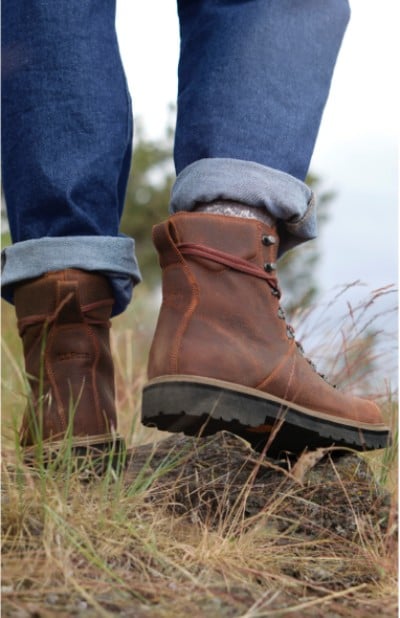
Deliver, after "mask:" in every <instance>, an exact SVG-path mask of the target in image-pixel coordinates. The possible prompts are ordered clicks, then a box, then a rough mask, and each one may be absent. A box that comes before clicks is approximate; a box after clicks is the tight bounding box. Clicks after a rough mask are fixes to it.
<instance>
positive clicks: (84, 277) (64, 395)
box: [14, 269, 123, 458]
mask: <svg viewBox="0 0 400 618" xmlns="http://www.w3.org/2000/svg"><path fill="white" fill-rule="evenodd" d="M14 302H15V308H16V313H17V318H18V328H19V334H20V336H21V338H22V341H23V347H24V357H25V367H26V373H27V376H28V379H29V384H30V388H31V397H30V400H29V403H28V406H27V408H26V410H25V414H24V417H23V420H22V427H21V432H20V440H21V445H22V446H23V447H25V454H26V455H27V456H28V458H29V454H31V455H32V456H33V453H34V452H35V449H36V447H37V445H38V444H39V445H41V444H44V448H45V450H46V453H47V454H51V453H55V452H57V449H58V448H59V447H60V446H61V444H62V441H63V439H64V437H65V436H66V434H69V435H70V436H71V439H72V446H73V447H74V448H77V449H78V450H79V449H81V450H79V452H82V449H85V448H86V447H88V448H89V452H91V451H92V450H95V451H99V452H100V451H102V452H104V451H108V450H113V451H114V453H115V451H116V450H118V451H119V450H120V449H121V447H122V446H123V443H122V441H121V439H120V438H118V437H117V436H116V428H117V419H116V412H115V398H114V367H113V361H112V358H111V352H110V342H109V327H110V321H109V320H110V315H111V308H112V305H113V296H112V292H111V288H110V284H109V283H108V281H107V279H106V278H105V277H103V276H102V275H98V274H96V273H89V272H85V271H82V270H76V269H66V270H62V271H57V272H50V273H48V274H46V275H43V276H42V277H39V278H37V279H31V280H28V281H25V282H23V283H21V284H19V285H17V286H16V288H15V292H14Z"/></svg>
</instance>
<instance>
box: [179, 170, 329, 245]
mask: <svg viewBox="0 0 400 618" xmlns="http://www.w3.org/2000/svg"><path fill="white" fill-rule="evenodd" d="M215 200H233V201H236V202H240V203H243V204H247V205H248V206H254V207H259V208H266V209H267V211H268V213H269V214H270V215H272V216H273V217H275V218H276V219H277V221H278V227H279V233H280V248H279V255H280V256H281V255H283V253H285V252H286V251H287V250H288V249H291V248H292V247H295V246H296V245H299V244H300V243H303V242H305V241H306V240H310V239H312V238H315V237H316V236H317V220H316V208H315V200H314V194H313V192H312V191H311V189H310V188H309V187H308V186H307V185H306V184H305V183H304V182H301V180H298V179H297V178H295V177H294V176H291V175H290V174H287V173H285V172H281V171H279V170H276V169H273V168H270V167H267V166H265V165H261V164H260V163H254V162H252V161H242V160H240V159H228V158H213V159H200V160H199V161H195V162H194V163H191V164H190V165H188V166H187V167H185V169H184V170H182V172H181V173H180V174H179V175H178V177H177V179H176V181H175V184H174V186H173V189H172V195H171V204H170V211H171V212H172V213H176V212H179V211H182V210H184V211H191V210H193V209H194V208H195V207H196V205H197V204H198V203H199V202H203V203H204V202H213V201H215Z"/></svg>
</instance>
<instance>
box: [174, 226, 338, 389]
mask: <svg viewBox="0 0 400 618" xmlns="http://www.w3.org/2000/svg"><path fill="white" fill-rule="evenodd" d="M262 242H263V244H264V245H269V244H274V242H275V238H274V237H273V236H265V235H264V236H263V238H262ZM177 248H178V249H179V251H180V252H181V254H182V255H190V256H192V257H198V258H203V259H206V260H211V261H213V262H217V263H218V264H222V265H224V266H228V267H229V268H232V269H233V270H237V271H239V272H242V273H246V274H248V275H253V276H254V277H258V278H259V279H263V280H264V281H266V282H267V283H268V285H269V287H270V289H271V294H272V295H273V296H274V297H276V298H277V299H278V300H279V299H280V298H281V295H282V294H281V290H280V287H279V284H278V280H277V277H276V275H275V274H273V273H275V271H276V264H275V263H274V262H266V263H265V264H264V267H261V266H257V265H256V264H252V263H251V262H248V261H247V260H244V259H242V258H240V257H237V256H235V255H232V254H230V253H225V252H224V251H219V250H218V249H213V248H212V247H207V246H206V245H202V244H198V243H190V242H186V243H180V244H178V245H177ZM278 317H279V318H280V319H282V320H285V323H286V334H287V337H288V339H293V340H294V343H295V344H296V346H297V349H298V351H299V352H300V354H301V355H302V356H303V357H304V359H305V360H306V361H307V362H308V363H309V365H310V366H311V367H312V369H313V370H314V371H315V372H316V373H317V374H318V375H319V376H320V377H321V378H322V379H323V380H325V382H328V384H330V382H329V381H328V380H327V378H326V376H325V374H323V373H320V372H319V371H318V370H317V368H316V366H315V364H314V363H313V362H312V360H311V359H310V358H308V357H307V356H306V354H305V351H304V348H303V346H302V345H301V343H299V342H298V341H297V340H296V338H295V331H294V328H293V326H291V325H290V324H288V323H287V321H286V314H285V311H284V310H283V309H282V307H281V306H280V305H279V307H278ZM331 386H333V387H334V388H336V386H335V385H334V384H331Z"/></svg>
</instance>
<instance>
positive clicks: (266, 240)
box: [261, 234, 276, 247]
mask: <svg viewBox="0 0 400 618" xmlns="http://www.w3.org/2000/svg"><path fill="white" fill-rule="evenodd" d="M261 242H262V244H263V245H265V246H266V247H269V246H270V245H274V244H275V243H276V238H275V236H271V235H270V234H263V235H262V238H261Z"/></svg>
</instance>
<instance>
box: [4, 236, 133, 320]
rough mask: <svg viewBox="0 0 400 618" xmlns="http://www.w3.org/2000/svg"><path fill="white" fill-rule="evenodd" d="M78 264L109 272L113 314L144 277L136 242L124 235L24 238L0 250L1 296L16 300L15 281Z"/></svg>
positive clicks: (127, 301)
mask: <svg viewBox="0 0 400 618" xmlns="http://www.w3.org/2000/svg"><path fill="white" fill-rule="evenodd" d="M64 268H79V269H82V270H87V271H96V272H97V273H100V274H102V275H104V276H106V277H107V278H108V279H109V280H110V283H111V286H112V288H113V294H114V298H115V303H114V307H113V315H118V314H119V313H122V311H124V309H125V308H126V306H127V305H128V304H129V302H130V300H131V298H132V291H133V288H134V286H135V285H136V284H137V283H139V282H140V281H141V275H140V270H139V266H138V263H137V260H136V256H135V242H134V240H133V239H132V238H128V237H124V236H118V237H115V236H68V237H46V238H38V239H33V240H25V241H22V242H18V243H15V244H14V245H11V246H10V247H6V248H5V249H3V251H2V253H1V271H2V277H1V287H2V297H3V298H4V299H5V300H8V301H9V302H11V303H12V302H13V286H14V284H16V283H19V282H21V281H25V280H26V279H33V278H35V277H40V276H41V275H44V274H45V273H47V272H51V271H55V270H63V269H64Z"/></svg>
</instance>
